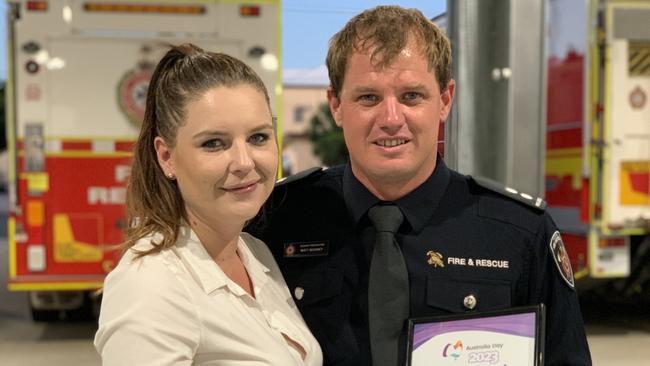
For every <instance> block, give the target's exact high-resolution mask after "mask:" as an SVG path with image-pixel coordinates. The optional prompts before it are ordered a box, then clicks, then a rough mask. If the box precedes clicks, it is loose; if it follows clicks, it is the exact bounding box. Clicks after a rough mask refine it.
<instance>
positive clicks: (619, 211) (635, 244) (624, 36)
mask: <svg viewBox="0 0 650 366" xmlns="http://www.w3.org/2000/svg"><path fill="white" fill-rule="evenodd" d="M547 12H548V16H547V26H546V29H547V37H548V38H547V60H546V61H547V65H546V66H547V83H546V87H547V89H546V126H547V128H546V199H547V201H548V204H549V210H550V212H551V214H552V215H553V218H554V219H555V220H556V221H557V223H558V225H559V226H560V227H561V228H562V229H563V234H562V237H563V239H564V242H565V244H566V245H567V248H568V251H569V253H571V256H572V265H573V269H574V271H575V272H576V278H577V279H581V278H591V279H612V278H622V279H623V280H622V281H619V283H620V285H619V287H620V289H622V290H623V291H624V293H625V294H626V295H633V294H635V293H638V292H640V291H642V285H643V284H644V283H646V282H647V281H648V280H649V279H650V270H649V268H648V261H649V260H650V242H649V241H648V234H649V233H650V103H649V101H648V98H649V96H648V94H649V93H650V27H649V26H648V24H650V1H611V0H610V1H603V0H600V1H596V0H593V1H571V0H554V1H549V2H548V8H547ZM646 291H647V289H646Z"/></svg>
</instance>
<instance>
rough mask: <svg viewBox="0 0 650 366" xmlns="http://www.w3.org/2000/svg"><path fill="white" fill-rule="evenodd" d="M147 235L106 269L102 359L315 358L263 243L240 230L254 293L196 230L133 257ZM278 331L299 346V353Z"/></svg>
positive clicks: (261, 361) (311, 365)
mask: <svg viewBox="0 0 650 366" xmlns="http://www.w3.org/2000/svg"><path fill="white" fill-rule="evenodd" d="M150 241H151V237H148V238H144V239H142V240H140V241H139V242H138V243H137V244H136V245H135V246H134V247H133V248H132V249H131V250H129V251H127V253H125V254H124V256H123V257H122V259H121V260H120V263H119V264H118V266H117V267H116V268H115V269H114V270H113V271H112V272H111V273H110V274H109V275H108V276H107V277H106V280H105V282H104V296H103V300H102V307H101V313H100V317H99V330H98V331H97V334H96V335H95V348H96V349H97V351H98V352H99V354H100V355H101V357H102V364H103V365H104V366H111V365H120V366H121V365H160V366H162V365H282V366H285V365H296V366H303V365H306V366H316V365H322V363H323V358H322V354H321V349H320V346H319V345H318V342H317V341H316V339H315V338H314V337H313V336H312V334H311V333H310V331H309V329H308V328H307V326H306V325H305V322H304V321H303V319H302V317H301V316H300V313H299V312H298V309H297V308H296V305H295V303H294V302H293V299H292V298H291V295H290V294H289V290H288V289H287V285H286V283H285V282H284V279H283V278H282V274H281V273H280V270H279V268H278V266H277V264H276V263H275V260H274V259H273V256H272V255H271V252H270V251H269V249H268V248H267V247H266V245H265V244H264V243H263V242H261V241H260V240H258V239H256V238H254V237H252V236H251V235H249V234H246V233H242V235H241V236H240V238H239V243H238V246H237V252H238V253H239V256H240V257H241V258H242V261H243V263H244V266H245V267H246V270H247V272H248V275H249V277H250V279H251V282H252V284H253V291H254V293H255V298H253V297H251V296H250V295H249V294H248V293H246V291H244V290H243V289H242V288H241V287H240V286H239V285H237V284H236V283H235V282H233V281H232V280H231V279H230V278H228V277H227V276H226V275H225V273H224V272H223V271H222V270H221V268H220V267H219V266H218V265H217V264H216V263H215V262H214V260H212V258H211V257H210V256H209V255H208V253H207V251H206V250H205V248H204V247H203V245H202V244H201V243H200V242H199V240H198V238H197V236H196V234H195V233H194V232H193V231H192V230H191V229H190V228H189V227H183V228H182V230H181V232H180V234H179V239H178V241H177V243H176V245H175V246H173V247H171V248H169V249H165V250H163V251H161V252H160V253H156V254H150V255H146V256H144V257H141V258H139V259H136V260H134V257H135V253H134V252H133V249H135V250H140V251H142V250H146V249H148V248H150V247H151V246H150V245H151V244H150ZM283 334H284V335H286V336H287V337H288V338H290V339H291V340H293V341H295V342H296V343H298V344H299V345H300V346H302V348H303V349H304V350H305V351H306V354H307V355H306V357H305V360H304V361H303V360H302V358H301V357H300V355H299V354H298V352H297V351H296V350H295V349H294V348H293V347H291V346H289V345H288V343H287V341H286V340H285V339H284V337H283Z"/></svg>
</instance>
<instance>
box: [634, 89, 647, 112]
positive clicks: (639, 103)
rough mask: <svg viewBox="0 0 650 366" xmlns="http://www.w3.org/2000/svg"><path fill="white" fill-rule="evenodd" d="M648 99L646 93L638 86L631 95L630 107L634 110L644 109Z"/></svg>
mask: <svg viewBox="0 0 650 366" xmlns="http://www.w3.org/2000/svg"><path fill="white" fill-rule="evenodd" d="M647 99H648V98H647V97H646V94H645V91H643V89H641V88H640V87H638V86H637V87H636V88H634V90H632V92H631V93H630V105H631V106H632V108H634V109H641V108H643V107H644V106H645V102H646V100H647Z"/></svg>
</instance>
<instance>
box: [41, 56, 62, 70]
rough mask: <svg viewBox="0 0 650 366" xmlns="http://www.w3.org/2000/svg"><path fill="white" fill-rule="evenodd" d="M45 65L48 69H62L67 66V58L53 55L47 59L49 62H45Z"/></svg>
mask: <svg viewBox="0 0 650 366" xmlns="http://www.w3.org/2000/svg"><path fill="white" fill-rule="evenodd" d="M45 67H46V68H47V69H48V70H61V69H62V68H64V67H65V60H63V59H62V58H60V57H53V58H51V59H49V60H47V63H46V64H45Z"/></svg>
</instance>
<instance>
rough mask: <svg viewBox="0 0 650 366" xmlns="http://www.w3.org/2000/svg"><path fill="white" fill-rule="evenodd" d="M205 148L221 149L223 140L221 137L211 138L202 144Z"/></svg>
mask: <svg viewBox="0 0 650 366" xmlns="http://www.w3.org/2000/svg"><path fill="white" fill-rule="evenodd" d="M201 147H202V148H204V149H219V148H222V147H223V141H221V140H220V139H210V140H207V141H204V142H203V143H202V144H201Z"/></svg>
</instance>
